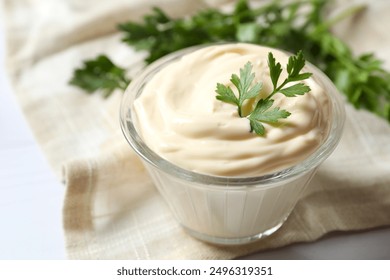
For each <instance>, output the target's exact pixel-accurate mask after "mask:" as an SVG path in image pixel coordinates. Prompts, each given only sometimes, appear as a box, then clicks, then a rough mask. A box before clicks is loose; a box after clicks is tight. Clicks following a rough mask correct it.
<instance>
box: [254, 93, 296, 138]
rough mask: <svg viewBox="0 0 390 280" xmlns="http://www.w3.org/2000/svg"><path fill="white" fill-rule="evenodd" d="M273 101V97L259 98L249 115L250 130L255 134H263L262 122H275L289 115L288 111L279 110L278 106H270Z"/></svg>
mask: <svg viewBox="0 0 390 280" xmlns="http://www.w3.org/2000/svg"><path fill="white" fill-rule="evenodd" d="M273 103H274V100H273V99H260V100H259V102H257V104H256V107H255V109H254V110H253V112H252V113H251V114H250V115H249V117H248V119H249V120H250V125H251V131H255V133H256V134H257V135H260V136H264V135H265V128H264V126H263V124H262V122H265V123H270V124H277V123H278V122H279V119H282V118H283V119H285V118H287V117H288V116H290V115H291V113H290V112H288V111H286V110H280V108H279V107H274V108H271V106H272V105H273Z"/></svg>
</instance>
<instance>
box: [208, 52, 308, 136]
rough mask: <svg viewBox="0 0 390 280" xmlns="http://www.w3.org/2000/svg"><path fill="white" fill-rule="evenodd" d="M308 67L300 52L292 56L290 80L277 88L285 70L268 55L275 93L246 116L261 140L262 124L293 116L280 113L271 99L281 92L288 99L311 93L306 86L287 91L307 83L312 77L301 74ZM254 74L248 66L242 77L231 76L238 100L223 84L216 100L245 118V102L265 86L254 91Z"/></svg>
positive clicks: (284, 111) (244, 69)
mask: <svg viewBox="0 0 390 280" xmlns="http://www.w3.org/2000/svg"><path fill="white" fill-rule="evenodd" d="M304 66H305V59H304V58H303V54H302V52H301V51H299V52H298V54H297V55H295V56H290V57H289V61H288V64H287V66H286V70H287V73H288V76H287V78H286V79H285V80H284V81H283V82H282V83H281V84H280V85H279V86H278V82H279V78H280V75H281V73H282V71H283V70H282V66H281V64H280V63H279V62H276V60H275V58H274V56H273V54H272V53H271V52H270V53H269V54H268V67H269V70H270V78H271V81H272V85H273V90H272V92H271V93H269V94H268V96H267V97H266V98H261V99H260V100H259V101H257V103H256V106H255V108H254V109H253V110H252V111H251V112H250V113H249V114H248V115H247V116H246V118H247V119H248V120H249V124H250V127H251V129H250V131H251V132H252V131H254V132H255V133H256V134H257V135H259V136H264V135H265V132H266V131H265V127H264V125H263V123H269V124H277V123H278V122H279V120H280V119H285V118H287V117H288V116H290V115H291V113H290V112H288V111H286V110H281V109H280V108H279V107H272V105H273V104H274V100H273V99H271V98H272V96H273V95H274V94H276V93H278V92H280V93H282V94H283V95H285V96H286V97H295V96H297V95H303V94H305V93H307V92H309V91H310V87H308V86H307V85H305V84H303V83H298V84H294V85H292V86H289V87H285V86H286V85H287V84H288V83H290V82H296V81H302V80H305V79H308V78H309V77H310V76H311V75H312V73H307V72H306V73H300V71H301V70H302V69H303V67H304ZM254 78H255V74H254V73H252V64H251V63H250V62H247V63H246V64H245V66H244V68H241V69H240V77H238V76H237V75H236V74H232V76H231V79H230V81H231V82H232V83H233V85H234V86H235V87H236V89H237V91H238V98H237V97H236V96H235V94H234V92H233V90H232V89H231V88H230V87H228V86H225V85H223V84H220V83H217V88H216V90H215V92H216V93H217V96H216V98H217V99H218V100H220V101H223V102H227V103H231V104H233V105H237V107H238V114H239V116H240V117H244V116H243V115H242V105H243V103H244V101H245V100H247V99H252V98H256V97H258V96H259V94H260V90H261V88H262V83H260V82H259V83H256V84H255V85H254V86H252V87H251V85H252V83H253V80H254Z"/></svg>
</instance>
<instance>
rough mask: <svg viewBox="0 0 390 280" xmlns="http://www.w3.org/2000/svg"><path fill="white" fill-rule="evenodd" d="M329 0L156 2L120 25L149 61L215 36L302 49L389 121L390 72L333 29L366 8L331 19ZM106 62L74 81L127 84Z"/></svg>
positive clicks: (356, 101) (83, 70)
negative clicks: (166, 6) (172, 13)
mask: <svg viewBox="0 0 390 280" xmlns="http://www.w3.org/2000/svg"><path fill="white" fill-rule="evenodd" d="M326 3H327V1H326V0H296V1H277V0H275V1H270V2H267V3H266V4H264V5H262V6H261V7H259V8H251V7H250V6H249V5H248V3H247V1H246V0H238V1H237V3H236V6H235V9H234V10H233V11H232V12H230V13H224V12H221V11H218V10H215V9H208V10H203V11H200V12H198V13H196V14H194V15H193V16H190V17H185V18H178V19H173V18H170V17H169V16H168V15H166V14H165V13H164V12H163V11H162V10H161V9H159V8H155V9H154V10H153V11H152V13H151V14H149V15H147V16H145V17H144V20H143V22H141V23H136V22H132V21H130V22H125V23H123V24H120V25H119V26H118V29H119V31H120V32H122V34H123V42H124V43H126V44H128V45H129V46H131V47H134V48H135V49H136V50H144V51H147V52H148V55H147V56H146V59H145V63H146V64H149V63H151V62H153V61H155V60H156V59H158V58H160V57H162V56H164V55H166V54H168V53H171V52H174V51H176V50H179V49H182V48H185V47H189V46H193V45H198V44H204V43H213V42H248V43H253V44H260V45H265V46H270V47H274V48H279V49H283V50H287V51H289V52H291V53H297V52H298V51H299V50H302V51H303V52H304V53H305V56H306V58H307V60H308V61H310V62H312V63H313V64H314V65H316V66H317V67H319V68H320V69H321V70H322V71H323V72H324V73H325V74H327V75H328V76H329V78H330V79H331V80H332V81H333V82H334V83H335V85H336V86H337V87H338V89H339V90H340V91H341V92H342V93H344V94H345V95H346V97H347V99H348V101H349V102H350V103H351V104H353V105H354V106H355V107H357V108H366V109H368V110H369V111H371V112H373V113H375V114H377V115H379V116H381V117H384V118H386V119H388V120H389V121H390V73H389V72H388V71H386V70H384V69H383V67H382V62H381V61H380V60H378V59H377V58H376V57H375V56H374V55H372V54H363V55H361V56H355V55H354V54H353V53H352V51H351V49H350V48H349V47H348V46H347V45H346V44H345V43H343V42H342V40H340V39H339V38H337V37H336V36H334V35H333V34H332V33H331V31H330V28H331V27H332V26H333V25H334V24H335V23H337V22H338V21H340V20H342V19H343V18H345V17H348V16H352V15H354V14H356V13H359V12H362V11H363V10H364V6H361V5H358V6H353V7H351V8H349V9H346V10H345V11H343V12H341V13H340V14H339V15H337V16H336V17H334V18H330V19H327V18H326V17H325V16H324V14H325V9H326ZM105 58H106V59H105V60H109V59H108V58H107V57H105ZM106 62H107V61H102V59H101V57H98V58H97V59H92V60H90V61H86V62H85V64H84V65H83V66H82V67H80V68H79V69H77V70H76V71H75V73H74V76H73V78H72V84H74V85H76V86H79V87H81V88H83V89H85V90H87V91H88V92H92V91H96V90H100V89H103V90H105V91H106V92H107V93H108V94H109V93H111V92H112V91H113V90H114V89H116V88H119V89H123V88H124V83H123V82H125V83H128V81H129V79H128V78H127V77H126V74H125V71H120V70H118V69H122V68H120V67H118V66H115V65H114V64H113V63H112V62H111V61H110V62H111V63H106ZM122 70H123V69H122ZM112 74H113V75H112ZM97 79H99V80H101V81H100V82H98V81H97Z"/></svg>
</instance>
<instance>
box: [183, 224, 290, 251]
mask: <svg viewBox="0 0 390 280" xmlns="http://www.w3.org/2000/svg"><path fill="white" fill-rule="evenodd" d="M286 220H287V217H286V218H284V219H283V220H282V221H281V222H280V223H278V224H277V225H276V226H274V227H272V228H270V229H267V230H266V231H264V232H261V233H257V234H255V235H251V236H244V237H233V238H232V237H218V236H212V235H207V234H204V233H200V232H197V231H194V230H192V229H189V228H187V227H185V226H183V225H182V227H183V228H184V230H185V231H186V232H187V233H188V234H189V235H191V236H192V237H195V238H196V239H199V240H202V241H205V242H207V243H211V244H217V245H244V244H248V243H253V242H255V241H258V240H260V239H263V238H265V237H267V236H270V235H271V234H273V233H274V232H276V231H277V230H278V229H279V228H280V227H281V226H282V225H283V224H284V222H285V221H286Z"/></svg>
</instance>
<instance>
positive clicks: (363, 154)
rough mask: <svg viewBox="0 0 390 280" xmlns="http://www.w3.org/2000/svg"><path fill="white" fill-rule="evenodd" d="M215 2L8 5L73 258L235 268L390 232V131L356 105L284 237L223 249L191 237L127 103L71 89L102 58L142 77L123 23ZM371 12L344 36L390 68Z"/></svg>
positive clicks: (13, 45)
mask: <svg viewBox="0 0 390 280" xmlns="http://www.w3.org/2000/svg"><path fill="white" fill-rule="evenodd" d="M222 2H224V1H216V2H214V3H217V4H216V5H220V4H221V3H222ZM205 3H206V2H202V1H191V0H186V1H183V0H167V1H162V0H161V1H158V0H154V1H142V0H135V1H127V0H111V1H109V2H108V1H73V0H67V1H65V0H62V1H50V0H42V1H39V2H34V1H28V0H4V1H3V14H4V15H5V19H6V22H5V23H6V31H7V47H8V57H7V62H8V71H9V74H10V78H11V81H12V84H13V87H14V91H15V94H16V96H17V99H18V101H19V104H20V106H21V108H22V110H23V112H24V113H25V115H26V118H27V120H28V122H29V124H30V126H31V128H32V130H33V132H34V135H35V137H36V139H37V141H38V143H39V144H40V146H41V147H42V150H43V152H44V153H45V155H46V156H47V159H48V161H49V162H50V164H51V166H52V167H53V170H54V171H55V172H56V173H57V174H58V175H59V176H60V177H61V178H62V179H63V181H64V182H65V185H66V195H65V199H64V208H63V209H64V210H63V220H64V232H65V238H66V247H67V252H68V256H69V258H72V259H229V258H235V257H238V256H242V255H246V254H249V253H252V252H256V251H260V250H265V249H270V248H276V247H281V246H286V245H288V244H292V243H294V242H310V241H314V240H317V239H318V238H320V237H322V236H324V235H325V234H327V233H329V232H333V231H351V230H363V229H371V228H374V227H378V226H385V225H390V176H389V174H390V146H389V145H388V139H389V136H390V126H389V125H388V123H387V122H385V121H384V120H382V119H379V118H377V117H376V116H373V115H372V114H370V113H368V112H365V111H357V110H355V109H353V108H351V107H350V106H349V105H347V106H346V107H347V121H346V127H345V132H344V135H343V138H342V140H341V143H340V145H339V146H338V148H337V149H336V151H335V152H334V153H333V154H332V156H331V157H330V158H329V159H328V160H326V161H325V162H324V164H323V165H322V166H321V167H320V169H319V170H318V173H317V174H316V176H315V177H314V178H313V180H312V182H311V184H310V186H309V188H308V189H307V191H306V193H305V194H304V197H303V198H302V199H301V200H300V201H299V203H298V204H297V206H296V208H295V209H294V211H293V213H292V214H291V215H290V217H289V219H288V220H287V221H286V223H285V224H284V225H283V226H282V228H281V229H280V230H278V231H277V232H276V233H275V234H273V235H272V236H270V237H268V238H266V239H264V240H261V241H260V242H256V243H253V244H249V245H243V246H234V247H224V246H213V245H210V244H206V243H203V242H201V241H198V240H196V239H194V238H192V237H190V236H189V235H187V234H186V233H185V232H184V231H183V230H182V229H181V227H180V226H179V224H178V223H177V222H176V221H175V220H174V219H173V216H172V214H171V212H170V211H169V209H168V207H167V205H166V204H165V202H164V201H163V200H162V198H161V197H160V195H159V194H158V192H157V191H156V189H155V187H154V186H153V183H152V182H151V180H150V178H149V176H148V175H147V173H146V172H145V169H144V168H143V166H142V164H141V163H140V161H139V159H138V158H137V156H136V155H135V154H134V153H133V152H132V150H131V148H130V147H129V146H128V144H127V143H126V141H125V140H124V137H123V136H122V134H121V131H120V127H119V120H118V114H119V102H120V99H121V93H119V92H115V93H114V94H113V95H112V96H110V97H109V98H108V99H103V98H102V97H101V96H99V95H98V94H95V95H92V96H89V95H86V94H85V93H83V92H82V91H81V90H79V89H77V88H74V87H71V86H69V85H68V81H69V79H70V77H71V75H72V72H73V70H74V69H75V68H76V67H77V66H79V65H80V63H81V61H82V60H83V59H86V58H93V57H95V56H96V55H97V54H99V53H106V54H108V55H109V56H110V58H112V59H113V61H114V62H115V63H117V64H118V65H121V66H123V67H126V68H127V67H129V66H130V65H131V69H132V70H131V71H134V72H135V71H137V70H139V69H140V68H141V67H142V66H143V64H142V58H143V55H144V54H142V53H137V52H135V51H133V50H132V49H130V48H129V47H127V46H125V45H124V44H121V43H120V37H119V35H118V34H117V33H115V24H116V23H118V22H122V21H125V20H129V19H131V20H137V19H139V18H140V17H141V16H142V15H143V14H144V13H146V12H147V11H149V9H150V7H151V6H156V5H157V6H160V7H161V8H163V9H164V10H165V11H167V12H168V13H169V14H171V15H172V16H180V15H185V14H189V13H191V12H194V11H196V10H198V9H201V8H203V7H205V6H206V4H205ZM210 3H213V1H212V0H208V1H207V4H210ZM367 3H368V5H369V6H368V9H367V10H366V12H365V13H364V14H363V15H362V16H360V17H359V18H355V19H353V21H347V22H344V23H343V24H342V25H340V26H339V28H338V29H337V30H335V32H337V33H338V34H339V35H340V36H342V37H343V38H344V39H345V40H346V41H348V42H351V43H352V46H353V47H354V50H355V51H356V52H362V51H367V50H375V51H376V53H377V55H379V56H380V57H381V58H383V59H385V60H386V61H387V62H390V52H389V51H388V50H387V49H386V48H384V47H381V45H377V43H378V42H380V41H386V42H388V41H389V40H390V36H389V34H388V33H387V30H389V29H388V28H386V26H384V25H386V24H387V25H390V23H386V22H385V21H381V24H378V23H377V18H378V16H381V15H383V16H384V15H385V14H386V13H388V12H389V11H390V4H389V3H387V4H386V3H385V1H373V2H368V1H367ZM53 11H55V12H53ZM387 27H390V26H387ZM367 28H368V29H367ZM367 30H369V32H368V31H367ZM356 34H364V38H362V37H358V36H357V35H356ZM361 42H362V43H361ZM370 42H371V43H370Z"/></svg>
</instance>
